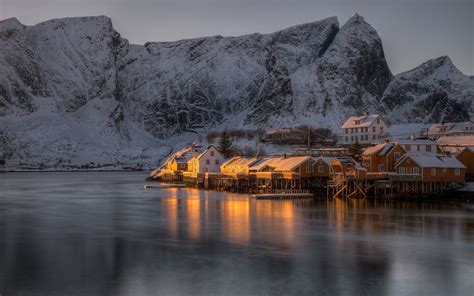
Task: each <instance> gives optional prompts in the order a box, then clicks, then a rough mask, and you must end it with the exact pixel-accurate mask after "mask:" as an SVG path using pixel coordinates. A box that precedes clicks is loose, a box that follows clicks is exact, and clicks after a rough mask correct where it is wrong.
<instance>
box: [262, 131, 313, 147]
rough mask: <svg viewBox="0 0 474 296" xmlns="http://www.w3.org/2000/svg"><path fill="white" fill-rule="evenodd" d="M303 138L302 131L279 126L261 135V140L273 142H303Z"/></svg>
mask: <svg viewBox="0 0 474 296" xmlns="http://www.w3.org/2000/svg"><path fill="white" fill-rule="evenodd" d="M304 139H305V135H304V133H303V131H302V130H300V129H296V128H279V129H276V130H272V131H269V132H267V133H265V135H264V136H263V141H265V142H271V143H274V144H300V143H302V142H304Z"/></svg>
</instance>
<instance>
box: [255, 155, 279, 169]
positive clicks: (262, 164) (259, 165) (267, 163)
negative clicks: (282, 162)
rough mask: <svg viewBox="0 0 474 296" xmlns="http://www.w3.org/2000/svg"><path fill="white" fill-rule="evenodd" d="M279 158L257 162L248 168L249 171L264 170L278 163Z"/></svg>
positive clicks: (263, 159)
mask: <svg viewBox="0 0 474 296" xmlns="http://www.w3.org/2000/svg"><path fill="white" fill-rule="evenodd" d="M278 160H279V158H277V157H273V158H262V159H260V160H258V161H257V162H256V163H254V164H253V165H252V166H250V169H251V170H256V171H260V170H262V169H264V168H265V167H267V166H271V165H272V164H274V163H276V162H278Z"/></svg>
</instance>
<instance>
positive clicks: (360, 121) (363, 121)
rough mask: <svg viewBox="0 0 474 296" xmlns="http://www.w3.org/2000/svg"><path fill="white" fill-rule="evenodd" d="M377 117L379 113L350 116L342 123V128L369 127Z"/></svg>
mask: <svg viewBox="0 0 474 296" xmlns="http://www.w3.org/2000/svg"><path fill="white" fill-rule="evenodd" d="M377 118H379V115H376V114H373V115H365V116H352V117H349V119H348V120H347V121H346V122H345V123H344V124H343V125H342V128H356V127H369V126H371V125H372V123H373V122H374V121H375V120H376V119H377Z"/></svg>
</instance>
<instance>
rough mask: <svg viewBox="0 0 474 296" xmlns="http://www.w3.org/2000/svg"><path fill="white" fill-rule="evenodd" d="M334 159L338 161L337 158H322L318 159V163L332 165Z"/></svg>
mask: <svg viewBox="0 0 474 296" xmlns="http://www.w3.org/2000/svg"><path fill="white" fill-rule="evenodd" d="M334 159H336V157H328V156H320V157H318V158H317V159H316V161H319V160H322V161H324V163H325V164H327V165H332V162H333V161H334Z"/></svg>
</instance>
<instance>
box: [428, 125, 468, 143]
mask: <svg viewBox="0 0 474 296" xmlns="http://www.w3.org/2000/svg"><path fill="white" fill-rule="evenodd" d="M462 135H474V123H473V122H471V121H466V122H449V123H440V124H433V125H432V126H431V127H430V128H429V129H428V131H427V132H426V136H427V137H428V138H429V139H434V140H436V139H438V138H440V137H442V136H462Z"/></svg>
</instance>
